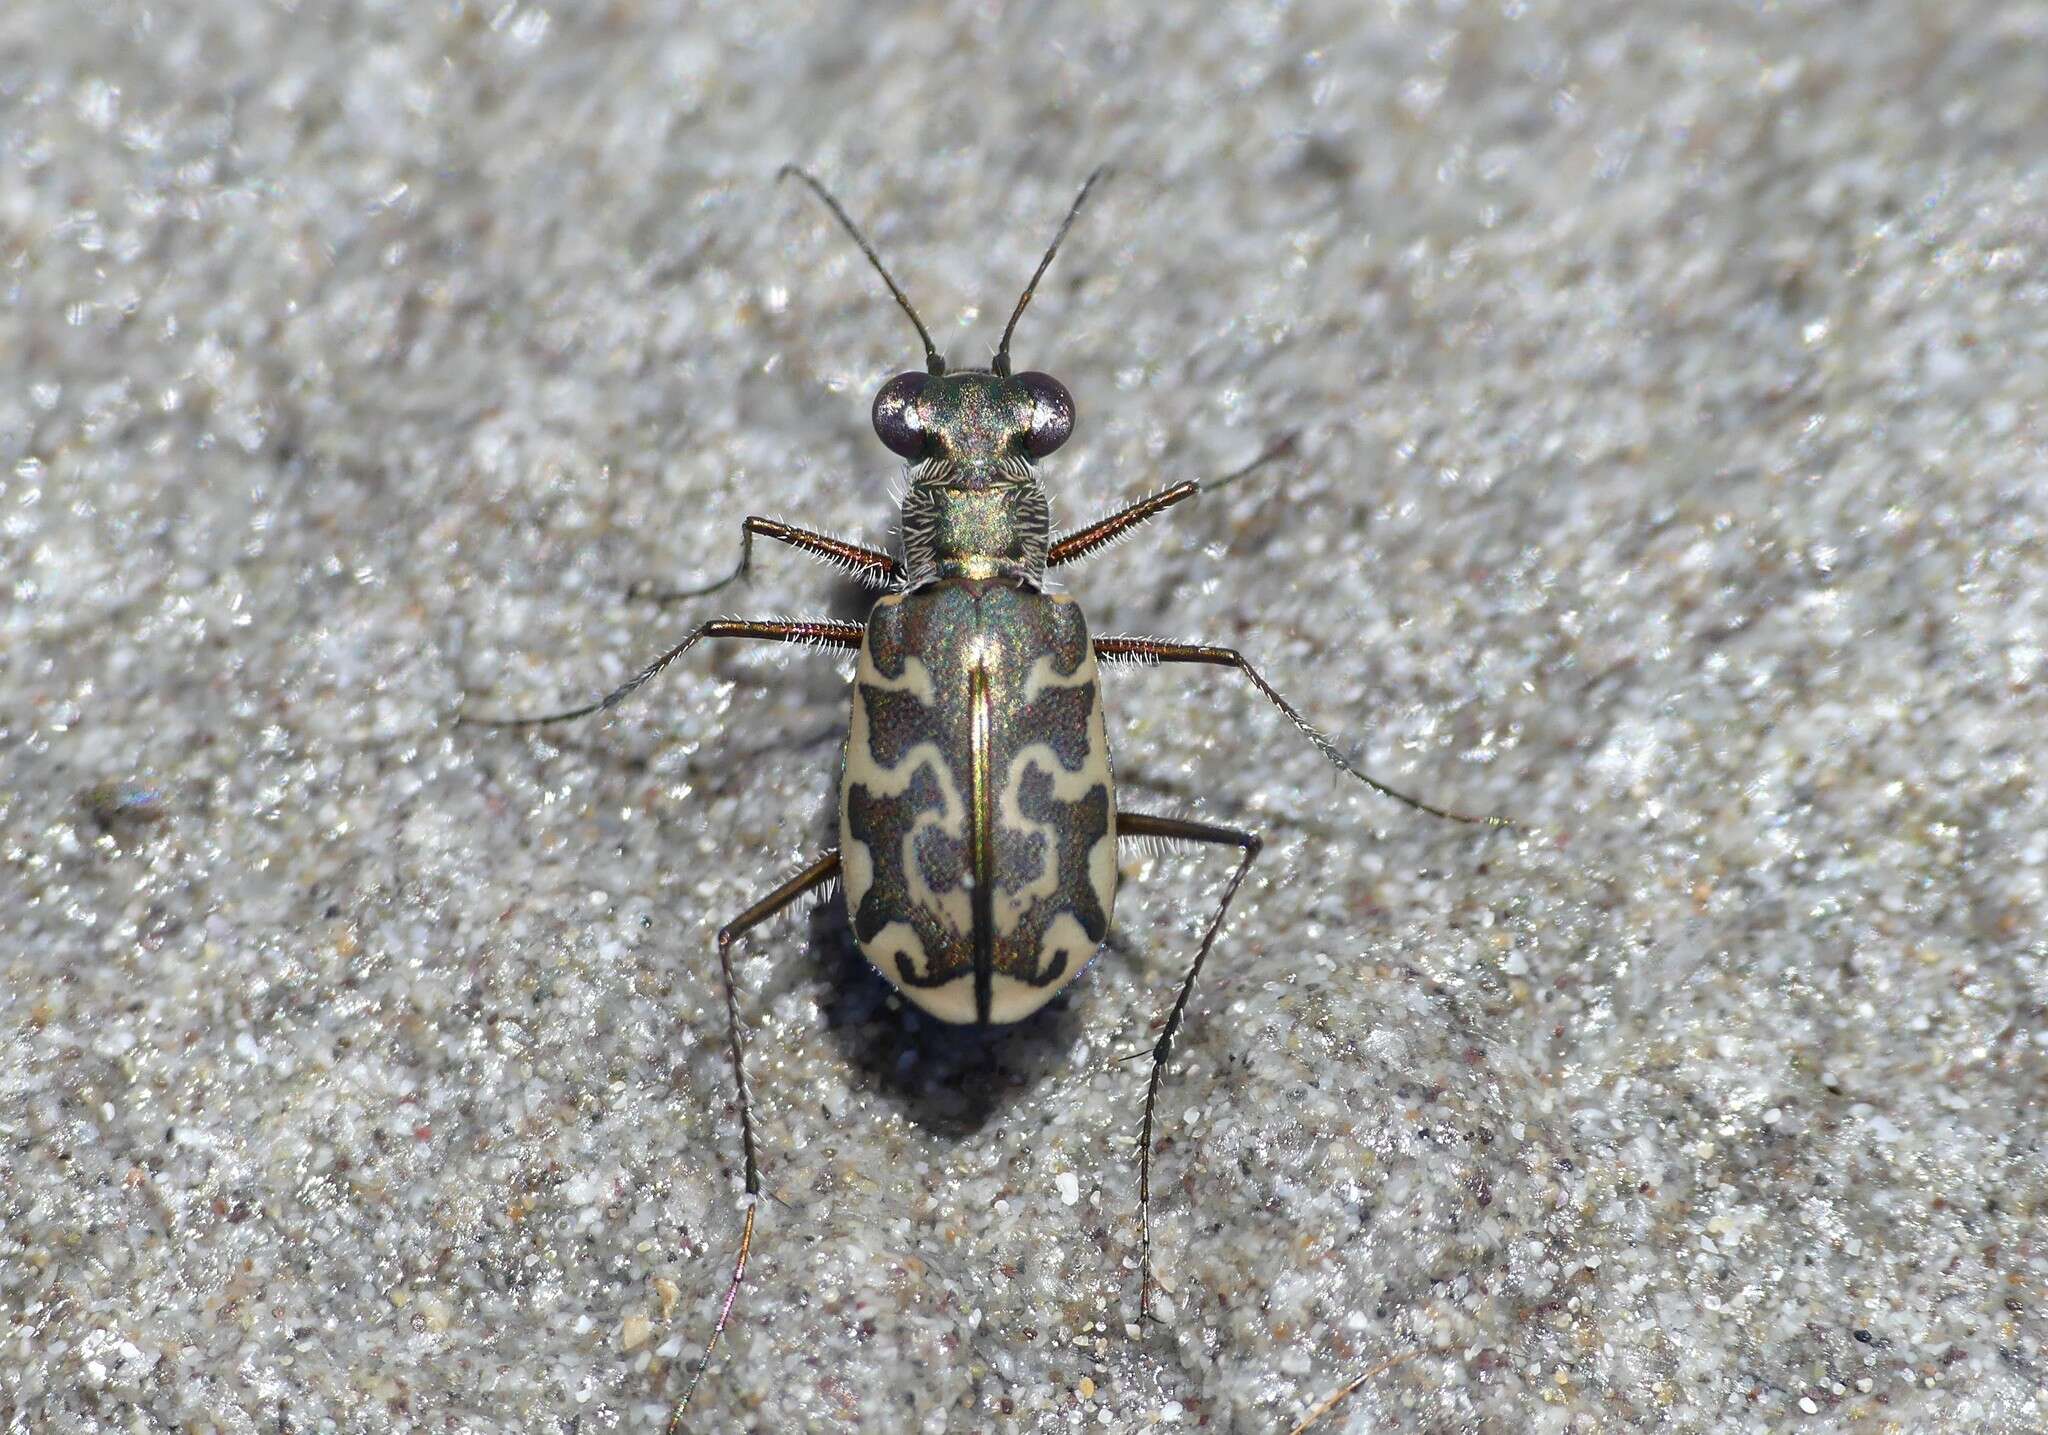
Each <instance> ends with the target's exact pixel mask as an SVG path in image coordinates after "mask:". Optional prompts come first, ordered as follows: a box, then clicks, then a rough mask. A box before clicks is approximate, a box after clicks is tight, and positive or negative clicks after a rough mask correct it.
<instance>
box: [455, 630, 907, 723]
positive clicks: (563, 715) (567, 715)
mask: <svg viewBox="0 0 2048 1435" xmlns="http://www.w3.org/2000/svg"><path fill="white" fill-rule="evenodd" d="M866 632H867V630H866V629H865V628H863V627H862V626H861V625H860V624H858V623H840V622H835V621H832V620H830V619H826V618H809V619H802V620H798V621H790V620H787V619H780V618H767V619H754V618H720V619H718V620H717V621H716V622H711V623H700V624H698V625H697V627H696V628H695V629H694V630H692V632H691V633H690V636H689V637H687V638H685V639H683V640H682V642H680V643H677V644H676V645H675V646H674V647H673V648H670V649H669V650H668V651H667V652H665V653H663V654H662V655H661V656H660V657H658V658H656V659H655V660H654V661H653V662H651V663H649V664H648V665H647V666H646V667H644V668H642V669H641V670H640V671H639V672H637V673H635V674H634V675H633V676H632V677H630V678H628V679H626V681H625V682H623V683H621V684H619V685H618V686H617V687H615V688H613V689H612V690H611V691H610V692H609V693H606V694H605V695H604V696H603V697H601V698H599V699H598V700H597V701H596V702H594V703H585V704H584V705H583V706H582V707H580V708H570V709H569V710H568V711H567V712H559V713H545V714H543V715H541V716H540V717H523V718H473V717H463V716H458V717H457V718H456V721H457V722H461V723H469V724H471V725H472V726H475V727H539V726H540V725H541V724H542V723H551V722H567V721H569V719H571V718H580V717H587V716H589V715H590V714H591V713H594V712H603V711H605V710H607V709H609V708H615V707H617V706H618V705H619V704H620V703H622V702H624V701H625V700H626V699H627V698H629V697H631V696H633V694H634V693H636V692H638V691H639V690H640V688H641V687H642V686H643V685H644V684H645V683H646V682H647V681H648V679H650V678H652V677H654V676H655V675H656V674H657V673H659V672H660V671H661V670H662V669H663V668H665V667H667V666H668V665H669V664H670V663H673V662H674V661H675V660H676V659H677V658H680V657H681V656H682V655H683V654H685V653H687V652H689V651H690V649H692V648H694V647H696V646H697V644H699V643H700V642H702V641H703V640H704V639H706V638H756V639H759V640H760V641H762V642H766V643H807V644H809V645H810V646H811V647H814V648H847V649H858V648H859V647H860V644H861V638H862V636H863V635H864V634H865V633H866Z"/></svg>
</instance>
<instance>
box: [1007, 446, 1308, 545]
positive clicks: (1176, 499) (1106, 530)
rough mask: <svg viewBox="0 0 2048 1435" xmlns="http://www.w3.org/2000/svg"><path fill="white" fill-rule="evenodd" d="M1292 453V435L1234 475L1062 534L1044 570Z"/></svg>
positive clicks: (1153, 498) (1176, 490) (1167, 493)
mask: <svg viewBox="0 0 2048 1435" xmlns="http://www.w3.org/2000/svg"><path fill="white" fill-rule="evenodd" d="M1292 452H1294V436H1293V435H1292V434H1290V435H1288V436H1287V437H1286V438H1283V439H1281V440H1280V441H1279V442H1278V443H1276V444H1274V445H1273V446H1272V447H1271V448H1269V449H1267V450H1266V451H1265V452H1264V453H1262V454H1260V455H1259V456H1258V457H1257V458H1255V459H1253V460H1252V461H1251V462H1250V463H1248V464H1246V465H1245V466H1244V467H1243V468H1240V469H1238V470H1237V471H1236V472H1234V473H1226V474H1224V475H1223V477H1221V478H1212V479H1210V480H1209V481H1208V482H1207V483H1198V482H1196V481H1195V480H1194V479H1188V480H1186V481H1184V482H1181V483H1176V484H1174V485H1173V486H1172V487H1171V488H1162V489H1160V490H1159V492H1157V493H1154V494H1148V495H1147V496H1146V497H1144V498H1141V499H1139V500H1138V501H1137V502H1136V503H1134V504H1132V505H1131V506H1130V507H1128V508H1120V509H1118V510H1117V511H1116V512H1115V513H1112V514H1110V515H1109V516H1108V517H1107V518H1098V519H1097V520H1095V522H1093V523H1091V524H1089V525H1088V526H1087V527H1086V528H1077V529H1075V530H1074V531H1073V532H1072V533H1067V534H1062V535H1061V536H1060V537H1058V538H1056V539H1054V540H1053V541H1052V543H1051V545H1050V546H1048V547H1047V548H1046V550H1045V566H1046V567H1048V568H1057V567H1059V566H1060V564H1062V563H1072V562H1075V561H1077V560H1079V559H1082V558H1086V557H1087V556H1088V555H1089V554H1091V553H1093V552H1095V551H1096V550H1097V549H1099V548H1105V547H1107V546H1108V545H1110V544H1112V543H1115V542H1118V541H1119V540H1121V539H1123V538H1124V537H1126V536H1128V535H1129V533H1130V531H1131V530H1132V529H1133V528H1136V527H1137V526H1138V525H1139V524H1141V523H1143V522H1145V521H1146V520H1147V519H1149V518H1156V517H1158V516H1159V515H1160V514H1162V513H1164V512H1166V510H1167V509H1169V508H1171V507H1173V506H1174V505H1175V504H1176V503H1184V502H1186V501H1187V500H1188V499H1190V498H1193V497H1194V496H1195V495H1196V494H1198V493H1214V492H1215V491H1216V490H1217V489H1219V488H1222V487H1223V486H1224V485H1225V484H1227V483H1235V482H1237V480H1239V479H1240V478H1243V477H1244V476H1245V475H1247V474H1249V473H1252V472H1254V471H1256V470H1257V469H1260V468H1263V467H1265V465H1266V464H1268V463H1270V462H1271V461H1272V460H1274V459H1276V458H1279V457H1280V456H1281V455H1283V454H1289V453H1292Z"/></svg>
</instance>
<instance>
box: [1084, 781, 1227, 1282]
mask: <svg viewBox="0 0 2048 1435" xmlns="http://www.w3.org/2000/svg"><path fill="white" fill-rule="evenodd" d="M1116 835H1117V836H1118V837H1157V838H1163V839H1164V840H1166V841H1168V842H1209V843H1214V844H1216V845H1217V846H1221V847H1236V848H1238V849H1240V850H1241V851H1242V852H1243V853H1244V856H1243V857H1242V858H1240V859H1239V860H1238V864H1237V870H1236V871H1235V872H1233V873H1231V874H1230V885H1229V886H1227V887H1225V888H1224V889H1223V900H1221V901H1220V902H1218V903H1217V904H1216V915H1215V916H1213V917H1211V918H1210V919H1209V930H1208V931H1206V932H1204V933H1203V934H1202V945H1201V946H1200V947H1198V948H1197V949H1196V950H1195V959H1194V961H1192V962H1190V963H1189V964H1188V971H1187V975H1186V976H1184V977H1182V978H1181V979H1180V994H1179V995H1178V996H1176V997H1175V998H1174V1000H1173V1010H1171V1011H1169V1012H1168V1013H1167V1014H1166V1025H1165V1026H1164V1027H1162V1028H1161V1029H1160V1032H1159V1040H1158V1041H1157V1042H1155V1043H1154V1044H1153V1047H1152V1075H1151V1078H1150V1079H1149V1080H1148V1081H1147V1082H1146V1083H1145V1120H1144V1128H1143V1130H1142V1131H1141V1132H1140V1133H1139V1138H1138V1231H1139V1244H1138V1318H1139V1319H1140V1320H1143V1319H1145V1318H1146V1317H1147V1316H1148V1315H1149V1314H1150V1313H1151V1309H1152V1116H1153V1111H1154V1109H1155V1108H1156V1107H1157V1106H1158V1105H1159V1086H1160V1082H1161V1080H1162V1079H1163V1078H1164V1077H1165V1075H1166V1059H1167V1058H1168V1057H1169V1056H1171V1055H1172V1054H1173V1038H1174V1033H1176V1032H1178V1031H1179V1030H1180V1024H1181V1018H1182V1017H1183V1016H1185V1015H1186V1014H1187V1009H1188V997H1189V996H1190V995H1192V994H1193V992H1194V990H1195V978H1196V977H1198V976H1200V975H1201V974H1202V963H1203V961H1205V960H1206V959H1207V958H1208V955H1209V948H1211V947H1213V946H1215V945H1216V934H1217V933H1218V932H1221V931H1222V930H1223V918H1224V915H1225V914H1226V913H1228V912H1229V911H1230V901H1231V898H1233V897H1235V896H1236V895H1237V889H1238V888H1239V887H1240V886H1242V885H1243V883H1244V878H1245V873H1247V872H1249V871H1251V868H1252V860H1253V859H1254V858H1256V857H1257V856H1258V855H1259V848H1260V846H1261V845H1262V844H1261V840H1260V838H1259V834H1258V833H1256V832H1240V831H1239V830H1238V829H1236V828H1235V827H1216V826H1212V825H1211V824H1209V823H1207V822H1189V821H1186V820H1184V819H1182V818H1178V817H1151V816H1147V815H1146V814H1144V813H1141V812H1119V813H1118V814H1117V815H1116Z"/></svg>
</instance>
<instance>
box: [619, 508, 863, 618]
mask: <svg viewBox="0 0 2048 1435" xmlns="http://www.w3.org/2000/svg"><path fill="white" fill-rule="evenodd" d="M756 534H759V535H760V536H761V537H763V538H771V539H773V540H774V541H775V542H777V543H787V544H788V545H789V546H790V547H792V548H795V549H797V550H799V551H801V552H804V553H808V554H810V555H811V556H812V557H813V558H822V559H824V560H825V561H826V562H827V563H830V564H832V565H833V566H834V567H836V568H838V569H840V570H841V571H843V572H845V573H848V574H850V575H851V576H852V577H853V578H854V580H855V581H856V582H860V583H864V584H866V585H867V586H869V587H871V588H886V587H888V586H889V585H890V584H892V583H894V582H895V581H896V579H897V577H898V576H899V575H900V574H901V573H902V571H903V569H902V565H900V564H899V563H897V561H896V560H895V559H894V558H891V557H890V556H889V555H888V554H886V553H878V552H876V551H875V550H874V549H872V548H863V547H861V545H860V544H858V543H849V542H847V541H846V540H845V539H843V538H834V537H832V536H831V535H830V534H829V533H814V532H812V531H811V530H810V529H808V528H797V527H794V526H792V525H791V524H787V523H783V522H780V521H779V520H777V519H773V518H762V517H759V516H758V515H756V516H752V517H749V518H748V519H747V520H746V521H745V522H744V523H742V524H741V525H740V561H739V565H738V566H737V567H735V568H734V569H733V570H732V572H730V573H728V574H726V575H725V576H724V577H723V578H720V579H717V580H716V581H714V582H711V583H706V584H704V585H703V586H702V587H698V588H668V589H662V590H659V591H656V590H654V589H653V588H652V585H651V584H646V583H635V584H634V585H633V586H632V587H631V588H629V589H627V590H626V596H627V597H628V598H645V599H648V600H649V601H651V602H655V603H664V604H666V603H680V602H682V601H683V600H684V599H686V598H703V597H707V596H709V595H710V594H712V593H716V592H718V591H719V590H720V589H722V588H730V587H731V586H732V585H733V584H735V583H737V582H739V581H741V580H742V579H744V578H745V577H746V576H747V575H748V574H750V573H752V572H753V571H754V537H755V535H756Z"/></svg>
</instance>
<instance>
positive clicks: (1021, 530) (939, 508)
mask: <svg viewBox="0 0 2048 1435" xmlns="http://www.w3.org/2000/svg"><path fill="white" fill-rule="evenodd" d="M1020 467H1021V465H1020ZM962 478H963V475H961V474H959V473H957V472H955V473H952V474H948V475H946V476H945V478H944V479H943V480H941V481H936V482H934V481H927V480H926V479H925V478H924V476H923V475H922V474H920V475H918V476H917V477H916V478H914V479H913V480H912V482H911V485H910V492H909V494H907V495H906V496H905V498H904V500H903V556H904V558H905V559H906V565H905V566H906V569H907V572H906V577H907V578H908V580H909V584H910V586H912V587H916V586H918V585H920V584H923V583H929V582H932V581H933V580H935V579H939V578H1001V577H1014V578H1017V579H1019V580H1020V581H1022V582H1023V583H1025V584H1026V585H1028V586H1030V587H1033V588H1036V587H1037V586H1038V584H1039V580H1040V579H1041V577H1042V576H1043V575H1044V573H1045V549H1046V544H1047V542H1048V541H1049V539H1050V536H1051V528H1052V524H1051V515H1050V512H1049V510H1048V508H1047V505H1046V501H1045V490H1044V489H1042V488H1040V487H1039V486H1038V480H1037V479H1036V478H1034V477H1032V476H1031V473H1030V471H1029V470H1028V469H1027V470H1024V471H1023V472H1021V473H1019V472H1015V471H1013V472H1008V473H999V474H991V475H986V476H981V477H980V481H974V480H973V479H969V480H968V481H966V482H962V481H961V480H962Z"/></svg>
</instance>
